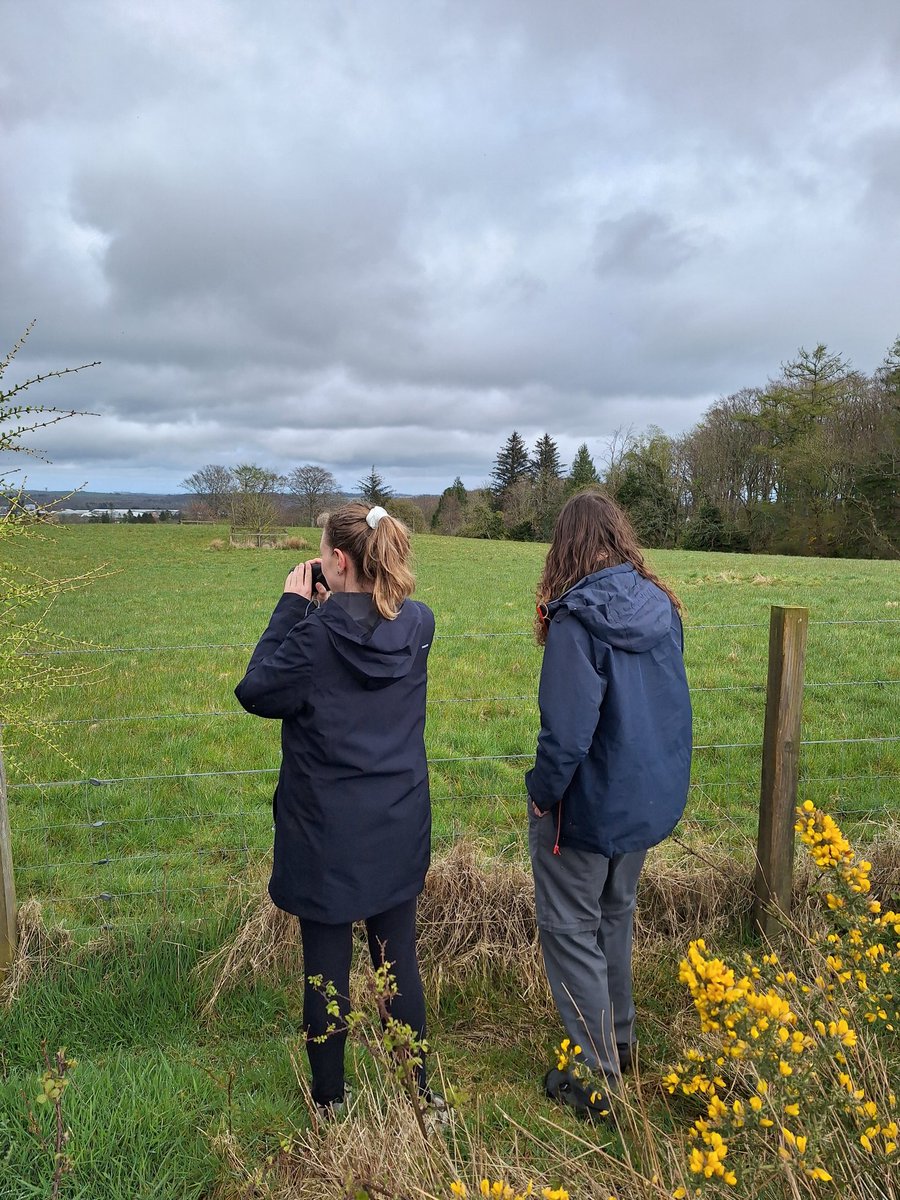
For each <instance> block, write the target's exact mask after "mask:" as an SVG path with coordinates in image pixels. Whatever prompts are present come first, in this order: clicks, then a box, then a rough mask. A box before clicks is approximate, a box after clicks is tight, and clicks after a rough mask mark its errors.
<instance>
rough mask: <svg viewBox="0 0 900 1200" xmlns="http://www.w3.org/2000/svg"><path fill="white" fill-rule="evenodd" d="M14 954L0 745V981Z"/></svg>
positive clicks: (12, 894) (13, 890)
mask: <svg viewBox="0 0 900 1200" xmlns="http://www.w3.org/2000/svg"><path fill="white" fill-rule="evenodd" d="M15 955H16V887H15V883H14V881H13V865H12V841H11V838H10V833H9V809H8V808H7V806H6V773H5V772H4V770H3V747H2V745H0V982H2V981H3V977H4V975H5V974H6V969H7V967H8V966H9V964H10V963H11V962H12V961H13V959H14V958H15Z"/></svg>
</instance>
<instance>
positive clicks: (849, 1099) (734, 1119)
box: [664, 801, 900, 1196]
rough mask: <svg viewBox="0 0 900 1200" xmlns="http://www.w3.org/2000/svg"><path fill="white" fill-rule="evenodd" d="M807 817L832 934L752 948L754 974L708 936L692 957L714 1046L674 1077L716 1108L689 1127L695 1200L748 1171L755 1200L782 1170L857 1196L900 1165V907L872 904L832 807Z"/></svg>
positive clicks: (687, 966) (707, 1039)
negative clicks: (897, 1078)
mask: <svg viewBox="0 0 900 1200" xmlns="http://www.w3.org/2000/svg"><path fill="white" fill-rule="evenodd" d="M797 816H798V820H797V826H796V829H797V832H798V833H799V834H800V840H801V842H802V843H803V845H804V846H805V847H806V849H807V851H808V853H809V854H810V856H811V858H812V860H813V862H814V864H815V866H816V867H817V868H818V870H819V872H820V876H819V884H818V886H817V888H816V892H817V893H818V894H819V895H820V897H821V901H822V907H823V911H824V913H825V914H826V915H827V918H828V923H827V928H826V929H824V930H823V931H820V932H818V933H813V934H811V935H808V936H805V937H803V936H800V937H797V938H795V939H793V940H792V941H791V942H790V943H786V945H785V947H784V948H783V949H782V953H781V954H779V953H777V952H776V951H775V950H774V949H770V950H769V951H768V952H767V953H764V954H762V955H761V956H760V958H759V961H756V959H754V957H753V956H752V955H750V954H749V953H745V954H744V956H743V962H742V968H736V967H734V966H731V965H729V964H727V963H726V962H725V961H723V960H722V959H720V958H716V957H715V956H714V955H713V954H711V952H710V951H709V950H708V948H707V946H706V943H705V942H704V940H703V939H698V940H696V941H693V942H691V944H690V947H689V949H688V953H687V957H686V958H685V959H684V960H683V961H682V963H681V970H680V978H681V980H682V982H683V983H685V984H686V985H687V987H688V989H689V990H690V993H691V996H692V998H693V1001H694V1007H695V1009H696V1011H697V1014H698V1016H699V1020H700V1031H701V1033H702V1035H703V1038H702V1040H701V1042H700V1044H698V1045H695V1046H692V1047H690V1048H688V1049H686V1051H685V1053H684V1054H683V1055H682V1058H681V1061H679V1062H678V1063H677V1064H675V1065H674V1066H673V1068H672V1069H671V1071H670V1072H669V1074H668V1075H667V1076H666V1078H665V1081H664V1082H665V1085H666V1087H667V1089H668V1091H669V1092H670V1093H672V1094H677V1095H680V1096H684V1097H690V1098H691V1099H692V1100H693V1101H694V1102H696V1101H697V1100H699V1101H701V1103H702V1105H703V1109H702V1112H701V1115H700V1116H698V1117H697V1119H696V1120H695V1121H694V1123H693V1125H692V1126H691V1129H690V1132H689V1138H690V1141H691V1148H690V1154H689V1161H688V1169H689V1174H690V1178H691V1181H692V1182H693V1184H694V1195H700V1194H701V1193H702V1192H703V1191H704V1190H705V1189H706V1190H709V1189H712V1190H715V1189H716V1188H717V1187H718V1186H720V1185H721V1184H723V1183H724V1184H725V1185H726V1188H730V1187H735V1186H736V1185H737V1183H738V1178H739V1177H738V1171H739V1170H740V1172H741V1176H740V1183H741V1192H742V1194H747V1195H749V1194H751V1191H752V1190H753V1189H754V1188H757V1187H759V1188H761V1187H763V1186H764V1184H765V1182H766V1181H767V1180H770V1179H771V1176H772V1174H773V1166H774V1168H775V1169H777V1170H779V1173H781V1174H783V1175H784V1176H786V1180H785V1182H786V1183H787V1184H788V1186H789V1187H790V1190H791V1191H792V1193H793V1194H794V1195H796V1194H797V1188H798V1185H803V1186H805V1187H806V1188H815V1187H816V1186H817V1185H819V1184H822V1183H829V1182H831V1181H832V1180H833V1181H834V1183H835V1185H836V1186H838V1187H839V1188H842V1189H845V1190H846V1191H847V1192H848V1193H850V1194H858V1192H855V1191H854V1189H855V1188H856V1186H857V1185H858V1183H859V1182H860V1181H861V1180H862V1179H865V1180H867V1181H869V1182H870V1183H874V1182H875V1180H876V1178H880V1179H881V1180H882V1181H883V1183H884V1185H885V1187H887V1183H888V1179H889V1175H890V1173H891V1172H892V1171H893V1170H894V1169H895V1164H896V1163H897V1162H900V1152H898V1146H900V1131H898V1113H897V1098H896V1095H895V1093H894V1091H893V1090H892V1087H891V1074H892V1071H894V1074H895V1075H896V1070H895V1069H896V1061H892V1060H895V1059H896V1033H897V1030H898V1029H900V913H897V912H893V911H891V910H886V911H883V910H882V907H881V904H880V902H879V901H878V900H875V899H872V898H871V896H870V892H871V884H870V880H869V872H870V870H871V864H870V863H869V862H867V861H865V860H864V859H861V858H860V857H859V856H858V855H857V854H856V853H855V851H854V850H853V848H852V846H851V845H850V843H849V842H848V841H847V839H846V838H845V837H844V835H843V834H842V833H841V831H840V829H839V828H838V826H837V825H836V824H835V822H834V821H833V820H832V818H831V817H829V816H828V814H827V813H824V812H822V811H820V810H819V809H817V808H816V807H815V806H814V805H813V804H812V803H811V802H810V801H807V802H806V803H805V804H804V805H802V807H801V808H799V809H798V810H797ZM742 972H743V973H742ZM838 1176H840V1178H838ZM674 1194H675V1196H684V1195H687V1189H686V1188H684V1187H681V1188H678V1189H677V1190H676V1192H675V1193H674ZM884 1194H888V1193H887V1191H886V1192H885V1193H884Z"/></svg>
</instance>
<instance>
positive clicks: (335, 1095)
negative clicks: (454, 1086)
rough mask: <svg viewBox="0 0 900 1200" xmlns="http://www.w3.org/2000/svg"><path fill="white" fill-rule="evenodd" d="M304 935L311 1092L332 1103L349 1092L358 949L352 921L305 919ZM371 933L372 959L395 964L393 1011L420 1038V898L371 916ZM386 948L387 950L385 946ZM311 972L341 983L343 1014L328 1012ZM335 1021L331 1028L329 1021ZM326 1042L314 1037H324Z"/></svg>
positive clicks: (325, 980) (422, 1081) (376, 963)
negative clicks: (347, 1061)
mask: <svg viewBox="0 0 900 1200" xmlns="http://www.w3.org/2000/svg"><path fill="white" fill-rule="evenodd" d="M300 936H301V938H302V940H303V975H304V988H303V1029H304V1032H305V1034H306V1052H307V1054H308V1055H309V1065H310V1069H311V1070H312V1094H313V1100H315V1102H316V1103H317V1104H331V1103H334V1102H335V1101H338V1100H342V1099H343V1097H344V1044H345V1042H346V1041H347V1031H346V1029H345V1028H344V1021H345V1019H346V1014H347V1012H348V1011H349V1009H350V1001H349V999H348V995H349V991H350V959H351V955H352V951H353V925H352V924H346V925H323V924H321V923H320V922H319V921H307V920H306V918H305V917H301V918H300ZM366 937H367V939H368V943H369V954H370V955H371V957H372V964H373V965H374V966H376V967H380V966H381V964H382V961H386V962H389V963H390V964H391V974H392V975H393V977H394V979H395V980H396V983H397V995H396V996H394V998H393V999H392V1000H391V1002H390V1014H391V1016H392V1017H395V1018H396V1019H397V1020H398V1021H402V1022H404V1023H405V1024H407V1025H410V1026H411V1027H412V1028H413V1030H415V1032H416V1033H417V1034H418V1035H419V1037H420V1038H424V1037H425V997H424V996H423V994H422V980H421V978H420V977H419V964H418V962H417V961H416V897H415V896H414V897H413V898H412V900H407V901H405V903H403V904H398V905H397V907H396V908H390V909H388V911H387V912H383V913H378V915H377V916H374V917H368V918H367V920H366ZM382 947H383V950H382ZM310 975H313V976H320V977H321V979H322V981H323V983H329V982H330V983H333V984H334V986H335V987H336V988H337V996H336V997H335V999H336V1000H337V1003H338V1006H339V1008H340V1012H341V1015H340V1018H335V1017H333V1016H329V1015H328V1012H327V1011H326V1004H327V1003H328V1001H327V998H326V997H325V995H324V994H323V990H322V988H320V987H315V986H313V985H312V984H311V983H310V982H309V977H310ZM329 1024H331V1025H336V1026H337V1028H336V1029H335V1030H334V1032H332V1033H328V1026H329ZM323 1035H327V1036H324V1040H323V1041H321V1042H316V1041H313V1039H314V1038H317V1037H323ZM419 1088H420V1089H421V1090H422V1091H424V1090H425V1067H424V1064H423V1066H422V1068H421V1070H420V1072H419Z"/></svg>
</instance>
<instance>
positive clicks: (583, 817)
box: [525, 490, 691, 1116]
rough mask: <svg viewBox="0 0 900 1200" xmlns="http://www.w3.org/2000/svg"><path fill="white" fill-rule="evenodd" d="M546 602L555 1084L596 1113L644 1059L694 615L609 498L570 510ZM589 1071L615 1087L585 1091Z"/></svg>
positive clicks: (543, 926)
mask: <svg viewBox="0 0 900 1200" xmlns="http://www.w3.org/2000/svg"><path fill="white" fill-rule="evenodd" d="M537 599H538V606H537V623H536V633H537V639H538V641H539V643H540V644H541V645H542V646H543V647H544V660H543V664H542V667H541V681H540V690H539V696H538V699H539V705H540V713H541V729H540V734H539V735H538V744H537V756H536V760H535V765H534V767H533V769H532V770H531V771H529V772H528V774H527V775H526V777H525V782H526V786H527V789H528V797H529V800H528V808H529V816H530V822H529V850H530V853H531V863H532V870H533V872H534V887H535V905H536V909H537V920H538V927H539V930H540V938H541V949H542V952H543V956H544V965H545V968H546V971H547V977H548V980H549V983H550V988H551V991H552V993H553V998H554V1001H555V1003H556V1006H557V1009H558V1010H559V1014H560V1017H561V1018H562V1023H563V1026H564V1027H565V1030H566V1035H567V1036H568V1038H569V1043H570V1046H571V1047H573V1048H574V1049H573V1050H570V1057H573V1058H574V1062H573V1063H572V1064H564V1065H563V1067H562V1068H561V1069H557V1068H555V1069H553V1070H550V1071H548V1073H547V1075H546V1076H545V1079H544V1085H545V1090H546V1092H547V1095H548V1096H550V1097H551V1098H553V1099H556V1100H559V1101H561V1102H562V1103H564V1104H567V1105H569V1106H571V1107H572V1108H574V1109H576V1110H577V1111H578V1112H580V1113H582V1114H585V1115H588V1116H598V1115H605V1114H606V1113H607V1112H608V1111H609V1109H608V1103H609V1100H608V1096H607V1095H606V1091H609V1092H612V1093H614V1092H615V1090H616V1088H617V1086H618V1084H619V1082H620V1078H621V1073H622V1071H623V1070H625V1069H627V1068H628V1067H629V1066H630V1065H631V1061H632V1056H633V1053H634V1041H635V1034H634V1020H635V1011H634V1000H633V997H632V986H631V947H632V926H633V917H634V908H635V894H636V890H637V882H638V876H639V874H640V871H641V867H642V866H643V863H644V858H645V856H646V853H647V850H648V849H649V847H651V846H654V845H656V843H657V842H660V841H662V840H663V838H665V837H667V836H668V835H669V834H670V833H671V832H672V830H673V829H674V827H675V825H676V824H677V823H678V821H679V819H680V817H681V814H682V812H683V811H684V805H685V801H686V798H687V792H688V786H689V782H690V765H691V704H690V696H689V694H688V686H687V679H686V677H685V671H684V662H683V650H684V638H683V633H682V626H681V617H680V604H679V601H678V599H677V597H676V596H675V594H674V593H673V592H672V591H671V590H670V588H668V587H667V586H666V584H664V583H663V582H662V581H661V580H660V579H658V578H657V577H656V576H655V575H654V574H653V572H652V571H650V570H649V569H648V567H647V566H646V564H645V562H644V557H643V554H642V553H641V550H640V547H639V546H638V542H637V538H636V536H635V534H634V530H633V529H632V527H631V524H630V522H629V520H628V518H627V516H626V515H625V513H624V512H623V511H622V509H620V508H619V507H618V505H617V504H615V503H614V501H612V500H611V499H610V498H609V497H608V496H606V495H604V494H603V493H602V492H600V491H595V490H591V491H585V492H581V493H579V494H577V495H575V496H573V497H572V498H571V499H570V500H569V501H567V503H566V504H565V505H564V506H563V509H562V511H561V512H560V514H559V517H558V519H557V522H556V526H555V529H554V532H553V541H552V544H551V546H550V551H549V553H548V555H547V560H546V563H545V565H544V571H543V575H542V576H541V581H540V584H539V585H538V591H537ZM575 1050H577V1053H575ZM588 1074H589V1075H590V1076H591V1077H594V1078H596V1077H597V1076H600V1077H601V1078H602V1077H605V1078H606V1082H607V1088H606V1090H604V1089H602V1087H591V1086H585V1082H584V1080H585V1078H586V1077H587V1076H588Z"/></svg>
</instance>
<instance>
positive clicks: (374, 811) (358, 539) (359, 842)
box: [235, 503, 444, 1115]
mask: <svg viewBox="0 0 900 1200" xmlns="http://www.w3.org/2000/svg"><path fill="white" fill-rule="evenodd" d="M320 554H321V557H320V558H319V559H315V560H312V561H311V562H305V563H300V565H299V566H297V567H295V568H294V570H293V571H291V573H290V574H289V575H288V577H287V579H286V580H285V585H284V594H283V595H282V597H281V599H280V600H279V601H278V604H277V605H276V607H275V611H274V613H273V614H272V617H271V620H270V621H269V627H268V629H267V630H266V632H265V633H264V634H263V636H262V638H261V640H260V642H259V645H258V646H257V647H256V649H255V650H254V651H253V655H252V657H251V659H250V664H249V666H248V667H247V673H246V675H245V676H244V678H243V679H242V680H241V682H240V683H239V684H238V686H237V688H236V690H235V694H236V695H237V698H238V700H239V701H240V702H241V704H242V705H243V706H244V708H246V709H247V711H248V712H251V713H255V714H256V715H257V716H260V717H271V718H276V719H280V720H281V722H282V731H281V747H282V760H281V770H280V773H279V776H278V787H277V789H276V792H275V797H274V800H273V812H274V817H275V852H274V862H273V869H272V877H271V880H270V882H269V894H270V896H271V897H272V900H273V901H274V902H275V904H276V905H278V907H279V908H281V909H284V910H285V911H286V912H289V913H293V914H294V915H295V916H297V917H298V918H299V922H300V935H301V938H302V942H303V960H304V977H305V986H304V998H303V1025H304V1031H305V1033H306V1044H307V1052H308V1055H309V1061H310V1067H311V1070H312V1094H313V1099H314V1100H315V1102H316V1104H317V1105H318V1106H319V1108H320V1110H321V1112H322V1113H323V1115H334V1114H336V1113H338V1112H339V1111H340V1110H341V1107H342V1105H343V1102H344V1045H345V1042H346V1028H345V1026H344V1018H345V1016H346V1013H347V1011H348V1009H349V999H348V995H349V978H350V958H351V949H352V928H353V922H354V921H357V920H363V921H365V923H366V933H367V937H368V944H369V951H370V954H371V958H372V962H373V964H374V965H375V966H380V965H381V964H382V962H389V963H390V964H391V968H390V969H391V974H392V975H393V977H394V980H395V982H396V985H397V994H396V995H395V996H394V997H393V998H392V999H391V1000H390V1003H389V1009H390V1015H391V1016H392V1017H394V1018H396V1019H397V1020H398V1021H401V1022H403V1023H405V1024H408V1025H410V1026H411V1027H412V1029H413V1030H414V1031H415V1032H416V1033H417V1034H418V1035H419V1037H420V1038H424V1036H425V1002H424V998H423V994H422V983H421V979H420V977H419V968H418V964H417V960H416V936H415V935H416V898H417V896H418V895H419V893H420V892H421V890H422V888H423V886H424V882H425V874H426V872H427V870H428V865H429V857H430V838H431V806H430V800H429V794H428V766H427V763H426V759H425V742H424V733H425V688H426V663H427V659H428V651H429V648H430V646H431V641H432V638H433V636H434V616H433V614H432V612H431V610H430V609H429V608H428V607H427V606H426V605H424V604H421V603H419V602H418V601H415V600H411V599H409V597H410V595H411V593H412V591H413V588H414V587H415V580H414V578H413V575H412V572H411V571H410V565H409V562H410V541H409V533H408V531H407V529H406V526H405V525H403V524H402V523H401V522H400V521H398V520H395V519H394V518H393V517H391V516H390V515H389V514H388V513H387V512H385V510H384V509H383V508H380V507H375V508H372V507H370V506H369V505H367V504H360V503H353V504H347V505H345V506H344V507H343V508H340V509H338V510H337V511H336V512H334V513H332V514H331V515H330V516H329V517H328V520H327V522H326V524H325V527H324V529H323V531H322V543H321V549H320ZM315 564H319V566H320V569H321V574H322V575H323V576H324V579H325V580H326V581H327V587H326V586H323V584H322V583H319V582H317V583H316V584H315V586H314V583H313V566H314V565H315ZM325 984H334V986H335V988H336V989H337V997H336V998H337V1002H338V1006H339V1008H340V1012H341V1017H340V1018H339V1019H337V1020H336V1019H335V1017H334V1015H332V1014H330V1013H329V1012H328V1011H327V1008H328V1004H327V1001H326V996H325V994H324V985H325ZM332 1008H333V1006H332ZM419 1091H420V1094H421V1096H422V1097H423V1099H424V1101H425V1102H427V1103H430V1104H432V1105H434V1106H435V1107H436V1108H443V1107H444V1105H443V1102H442V1101H441V1098H440V1097H439V1096H437V1095H436V1094H435V1093H432V1092H431V1091H430V1090H429V1089H428V1087H427V1084H426V1078H425V1067H424V1064H423V1066H422V1067H421V1069H420V1071H419Z"/></svg>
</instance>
